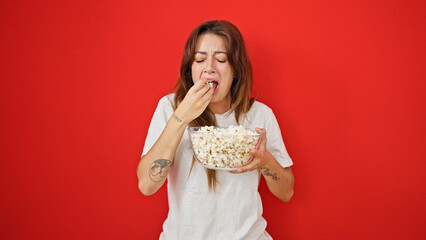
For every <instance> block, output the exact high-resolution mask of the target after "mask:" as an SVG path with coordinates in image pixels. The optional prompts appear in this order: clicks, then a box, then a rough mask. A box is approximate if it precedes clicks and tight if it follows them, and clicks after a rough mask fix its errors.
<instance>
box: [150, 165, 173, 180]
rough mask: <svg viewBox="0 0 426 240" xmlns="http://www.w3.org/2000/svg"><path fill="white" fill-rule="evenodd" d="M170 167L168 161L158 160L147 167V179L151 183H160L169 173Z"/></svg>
mask: <svg viewBox="0 0 426 240" xmlns="http://www.w3.org/2000/svg"><path fill="white" fill-rule="evenodd" d="M170 165H172V161H170V160H168V159H158V160H155V161H154V162H152V164H151V166H149V178H151V180H152V181H153V182H161V181H163V180H164V178H165V177H167V174H168V173H169V169H170Z"/></svg>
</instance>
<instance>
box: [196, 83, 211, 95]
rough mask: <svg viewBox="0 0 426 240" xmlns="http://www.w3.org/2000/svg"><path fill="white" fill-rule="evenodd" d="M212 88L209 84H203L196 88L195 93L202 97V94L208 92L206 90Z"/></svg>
mask: <svg viewBox="0 0 426 240" xmlns="http://www.w3.org/2000/svg"><path fill="white" fill-rule="evenodd" d="M209 89H210V85H209V84H204V85H203V86H201V87H200V89H198V90H196V91H195V93H194V95H195V96H196V97H197V98H201V97H202V96H204V94H206V92H208V91H209Z"/></svg>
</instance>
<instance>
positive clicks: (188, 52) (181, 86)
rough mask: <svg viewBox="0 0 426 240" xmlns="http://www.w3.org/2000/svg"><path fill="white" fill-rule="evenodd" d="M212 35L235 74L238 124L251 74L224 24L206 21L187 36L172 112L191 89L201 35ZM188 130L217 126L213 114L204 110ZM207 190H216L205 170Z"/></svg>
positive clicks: (232, 30) (242, 49)
mask: <svg viewBox="0 0 426 240" xmlns="http://www.w3.org/2000/svg"><path fill="white" fill-rule="evenodd" d="M206 33H213V34H216V35H218V36H220V37H222V38H223V39H224V40H225V45H226V52H227V57H228V61H229V63H230V65H231V66H232V68H233V70H234V75H235V77H234V79H233V81H232V85H231V89H230V91H231V111H229V112H230V113H231V112H233V111H234V112H235V119H236V121H237V123H238V124H239V123H240V116H245V115H246V113H247V112H248V111H249V110H250V108H251V106H252V105H253V102H254V100H255V99H254V98H251V97H250V95H251V91H252V87H253V72H252V67H251V63H250V59H249V56H248V53H247V50H246V46H245V44H244V40H243V37H242V35H241V33H240V31H239V30H238V28H237V27H236V26H234V25H233V24H232V23H230V22H227V21H217V20H212V21H207V22H203V23H201V24H200V25H198V26H197V27H196V28H195V29H194V30H193V31H192V33H191V35H189V38H188V40H187V42H186V44H185V48H184V51H183V56H182V63H181V67H180V76H179V79H178V81H177V83H176V85H175V86H174V88H173V89H177V90H176V94H175V100H174V109H175V110H176V108H177V106H179V103H180V102H182V100H183V99H184V98H185V96H186V93H187V92H188V90H189V89H190V88H191V87H192V86H193V85H194V82H193V80H192V72H191V66H192V64H193V62H194V56H195V50H196V49H195V48H196V46H197V42H198V38H199V37H200V35H202V34H206ZM189 125H190V126H217V122H216V117H215V115H214V113H213V112H212V111H211V110H210V109H209V108H206V110H204V112H203V113H202V114H201V115H200V116H199V117H198V118H196V119H194V120H193V121H192V122H190V123H189ZM194 162H195V158H193V160H192V165H191V170H192V167H193V166H194ZM206 173H207V179H208V184H209V189H210V190H214V189H215V187H216V182H217V179H216V172H215V170H211V169H206Z"/></svg>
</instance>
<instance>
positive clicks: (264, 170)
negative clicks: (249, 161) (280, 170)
mask: <svg viewBox="0 0 426 240" xmlns="http://www.w3.org/2000/svg"><path fill="white" fill-rule="evenodd" d="M260 172H261V173H262V174H263V175H264V176H270V177H272V179H273V180H275V181H278V180H280V178H279V177H278V176H277V174H276V173H270V172H269V169H268V168H265V167H260Z"/></svg>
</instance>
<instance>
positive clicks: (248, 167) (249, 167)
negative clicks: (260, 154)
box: [237, 160, 258, 173]
mask: <svg viewBox="0 0 426 240" xmlns="http://www.w3.org/2000/svg"><path fill="white" fill-rule="evenodd" d="M257 164H258V161H255V160H253V161H252V162H251V163H249V164H247V165H245V166H243V167H240V168H238V169H237V172H238V173H243V172H247V171H252V170H254V169H256V168H257Z"/></svg>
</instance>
